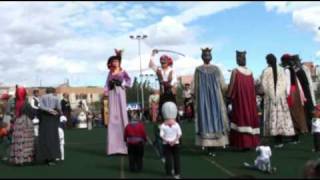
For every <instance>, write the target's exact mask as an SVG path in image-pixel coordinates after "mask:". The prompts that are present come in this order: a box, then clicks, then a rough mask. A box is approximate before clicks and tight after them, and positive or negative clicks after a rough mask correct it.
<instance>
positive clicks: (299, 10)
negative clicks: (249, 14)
mask: <svg viewBox="0 0 320 180" xmlns="http://www.w3.org/2000/svg"><path fill="white" fill-rule="evenodd" d="M265 7H266V9H267V10H268V11H273V10H275V11H276V12H277V13H290V14H292V21H293V23H294V24H295V25H296V26H297V27H298V28H299V29H301V30H302V31H311V32H313V33H314V40H315V41H318V42H320V29H319V27H320V20H319V17H320V2H289V1H286V2H266V3H265Z"/></svg>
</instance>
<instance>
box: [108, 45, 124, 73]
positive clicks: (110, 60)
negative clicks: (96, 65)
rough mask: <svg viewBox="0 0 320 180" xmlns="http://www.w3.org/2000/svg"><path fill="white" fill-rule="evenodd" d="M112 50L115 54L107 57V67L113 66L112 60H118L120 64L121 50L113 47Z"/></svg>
mask: <svg viewBox="0 0 320 180" xmlns="http://www.w3.org/2000/svg"><path fill="white" fill-rule="evenodd" d="M114 51H115V54H116V55H114V56H110V57H109V59H108V63H107V66H108V69H112V68H114V67H113V66H114V65H113V62H114V61H119V66H120V65H121V57H122V52H123V50H118V49H114Z"/></svg>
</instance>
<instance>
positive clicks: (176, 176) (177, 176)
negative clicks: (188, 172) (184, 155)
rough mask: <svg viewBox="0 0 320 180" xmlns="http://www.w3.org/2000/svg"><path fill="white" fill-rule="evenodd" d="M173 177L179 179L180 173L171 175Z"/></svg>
mask: <svg viewBox="0 0 320 180" xmlns="http://www.w3.org/2000/svg"><path fill="white" fill-rule="evenodd" d="M173 177H174V178H175V179H181V177H180V174H177V175H174V176H173Z"/></svg>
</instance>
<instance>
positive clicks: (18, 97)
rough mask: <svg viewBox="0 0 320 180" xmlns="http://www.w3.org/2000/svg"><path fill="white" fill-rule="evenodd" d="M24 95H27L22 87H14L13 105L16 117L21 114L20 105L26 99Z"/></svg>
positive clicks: (21, 105)
mask: <svg viewBox="0 0 320 180" xmlns="http://www.w3.org/2000/svg"><path fill="white" fill-rule="evenodd" d="M26 97H27V91H26V89H25V88H24V87H22V86H20V87H17V89H16V106H15V110H16V117H17V118H18V117H20V116H21V114H22V112H21V111H22V107H23V104H24V103H25V101H26Z"/></svg>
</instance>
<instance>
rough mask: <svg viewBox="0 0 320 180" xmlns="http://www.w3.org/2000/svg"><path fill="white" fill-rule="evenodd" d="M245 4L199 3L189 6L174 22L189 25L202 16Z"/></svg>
mask: <svg viewBox="0 0 320 180" xmlns="http://www.w3.org/2000/svg"><path fill="white" fill-rule="evenodd" d="M246 3H247V2H232V1H228V2H201V3H197V4H191V5H192V6H191V8H189V9H187V10H185V11H184V12H183V13H181V14H179V15H178V16H176V17H175V18H176V20H177V21H179V22H182V23H190V22H192V21H194V20H196V19H198V18H200V17H202V16H208V15H211V14H215V13H219V12H221V11H225V10H228V9H232V8H236V7H239V6H241V5H244V4H246Z"/></svg>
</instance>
